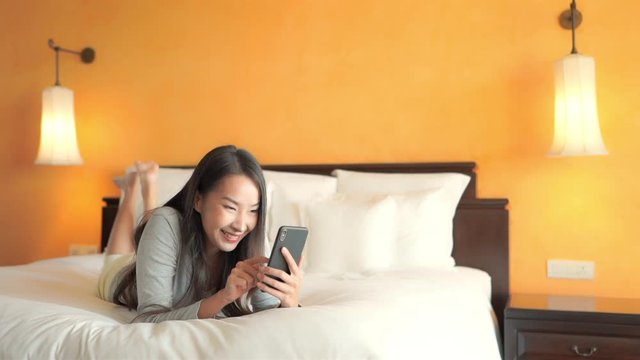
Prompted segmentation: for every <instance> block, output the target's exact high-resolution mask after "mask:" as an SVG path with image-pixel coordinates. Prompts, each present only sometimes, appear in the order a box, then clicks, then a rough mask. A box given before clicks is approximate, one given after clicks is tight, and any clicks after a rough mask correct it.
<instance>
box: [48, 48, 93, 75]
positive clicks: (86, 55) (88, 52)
mask: <svg viewBox="0 0 640 360" xmlns="http://www.w3.org/2000/svg"><path fill="white" fill-rule="evenodd" d="M48 44H49V47H50V48H51V49H53V51H55V52H56V83H55V85H56V86H59V85H60V67H59V66H58V64H59V57H60V51H62V52H66V53H70V54H75V55H80V59H81V60H82V62H83V63H85V64H91V63H92V62H93V60H94V59H95V58H96V52H95V50H93V49H92V48H90V47H86V48H84V49H82V51H74V50H69V49H65V48H63V47H60V46H59V45H57V44H56V43H55V42H54V41H53V39H49V42H48Z"/></svg>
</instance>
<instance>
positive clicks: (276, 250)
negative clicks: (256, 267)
mask: <svg viewBox="0 0 640 360" xmlns="http://www.w3.org/2000/svg"><path fill="white" fill-rule="evenodd" d="M308 234H309V229H307V228H306V227H302V226H281V227H280V229H278V235H277V236H276V239H275V241H274V242H273V248H272V249H271V256H270V257H269V263H268V264H267V265H268V266H269V267H272V268H275V269H280V270H282V271H285V272H287V273H288V274H291V271H290V270H289V265H287V261H286V260H285V258H284V256H283V255H282V250H281V249H282V248H283V247H286V248H287V250H289V253H291V256H293V260H295V262H296V264H299V263H300V257H301V256H302V249H304V244H305V242H306V241H307V235H308Z"/></svg>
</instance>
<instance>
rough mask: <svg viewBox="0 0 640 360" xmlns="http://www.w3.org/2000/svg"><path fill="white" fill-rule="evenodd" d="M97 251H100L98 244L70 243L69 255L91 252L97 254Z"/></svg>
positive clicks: (88, 253)
mask: <svg viewBox="0 0 640 360" xmlns="http://www.w3.org/2000/svg"><path fill="white" fill-rule="evenodd" d="M97 253H98V246H97V245H81V244H71V245H69V255H90V254H97Z"/></svg>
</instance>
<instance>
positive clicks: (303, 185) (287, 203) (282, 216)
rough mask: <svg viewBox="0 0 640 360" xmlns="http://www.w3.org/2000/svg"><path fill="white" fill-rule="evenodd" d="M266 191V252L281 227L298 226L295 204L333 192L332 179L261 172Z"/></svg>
mask: <svg viewBox="0 0 640 360" xmlns="http://www.w3.org/2000/svg"><path fill="white" fill-rule="evenodd" d="M263 173H264V177H265V181H266V182H267V187H268V189H269V191H268V196H269V198H268V201H267V203H268V210H269V213H268V214H267V234H268V236H267V237H268V239H267V240H268V244H267V249H271V246H273V239H275V237H276V235H277V232H278V229H279V228H280V226H282V225H292V226H300V225H302V222H301V220H300V213H299V210H298V205H299V204H302V203H306V202H308V201H310V200H312V199H314V198H317V197H323V196H328V195H331V194H335V192H336V178H334V177H333V176H325V175H313V174H301V173H292V172H283V171H270V170H265V171H263Z"/></svg>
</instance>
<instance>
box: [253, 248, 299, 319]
mask: <svg viewBox="0 0 640 360" xmlns="http://www.w3.org/2000/svg"><path fill="white" fill-rule="evenodd" d="M282 256H284V259H285V260H286V261H287V265H289V270H290V271H291V275H289V274H287V273H286V272H285V271H282V270H278V269H274V268H272V267H268V266H263V267H261V268H260V270H259V271H258V280H259V282H258V284H257V286H258V288H259V289H260V290H262V291H264V292H266V293H268V294H271V295H273V296H275V297H277V298H278V299H280V306H281V307H294V306H298V304H299V298H300V286H301V285H302V280H303V277H304V276H303V275H302V271H301V270H300V268H301V267H302V262H303V259H302V258H300V264H296V262H295V261H294V260H293V256H291V253H290V252H289V250H287V248H284V247H283V248H282ZM267 275H271V276H274V277H276V278H277V279H274V278H272V277H269V276H267Z"/></svg>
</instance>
